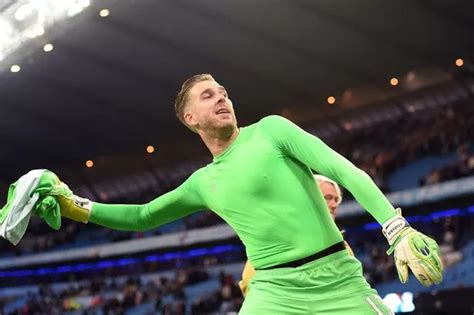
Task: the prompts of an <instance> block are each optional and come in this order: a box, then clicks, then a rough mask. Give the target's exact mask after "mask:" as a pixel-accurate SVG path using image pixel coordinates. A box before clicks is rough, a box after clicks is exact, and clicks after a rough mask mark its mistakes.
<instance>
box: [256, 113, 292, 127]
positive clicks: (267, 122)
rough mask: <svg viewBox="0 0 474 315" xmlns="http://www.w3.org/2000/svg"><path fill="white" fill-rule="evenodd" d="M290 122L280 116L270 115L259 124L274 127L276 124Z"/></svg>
mask: <svg viewBox="0 0 474 315" xmlns="http://www.w3.org/2000/svg"><path fill="white" fill-rule="evenodd" d="M289 122H290V121H289V120H288V119H286V118H284V117H282V116H279V115H270V116H266V117H263V118H262V119H260V121H259V122H258V123H257V124H261V125H274V124H287V123H289Z"/></svg>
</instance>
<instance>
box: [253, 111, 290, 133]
mask: <svg viewBox="0 0 474 315" xmlns="http://www.w3.org/2000/svg"><path fill="white" fill-rule="evenodd" d="M255 125H257V126H258V127H259V128H263V129H265V130H267V131H269V132H270V133H274V132H277V131H278V130H280V129H282V128H283V129H285V128H287V127H289V126H291V125H293V123H292V122H291V121H289V120H288V119H286V118H284V117H282V116H278V115H270V116H266V117H263V118H262V119H260V121H258V122H257V123H256V124H255Z"/></svg>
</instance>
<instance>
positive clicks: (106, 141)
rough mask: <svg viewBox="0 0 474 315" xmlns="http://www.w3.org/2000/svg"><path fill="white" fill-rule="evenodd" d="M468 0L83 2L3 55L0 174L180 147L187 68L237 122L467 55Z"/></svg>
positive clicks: (307, 105)
mask: <svg viewBox="0 0 474 315" xmlns="http://www.w3.org/2000/svg"><path fill="white" fill-rule="evenodd" d="M105 8H107V9H108V10H109V11H110V15H109V16H107V17H105V18H104V17H100V16H99V14H98V12H99V11H100V10H101V9H105ZM472 12H474V3H473V2H472V1H468V0H457V1H442V0H436V1H430V0H426V1H422V0H420V1H390V2H386V1H384V2H380V1H369V0H363V1H362V0H361V1H329V0H328V1H314V0H298V1H294V0H259V1H251V0H231V1H211V0H200V1H194V0H189V1H188V0H186V1H185V0H172V1H157V0H128V1H111V0H103V1H102V0H101V1H92V3H91V5H90V7H88V8H87V9H86V10H85V11H83V12H82V13H81V14H79V15H77V16H76V17H74V18H73V19H70V20H67V21H64V22H62V23H59V24H57V25H55V26H54V27H52V28H51V30H49V31H47V32H46V33H45V35H43V36H42V37H40V38H38V39H35V40H34V41H33V42H32V43H30V44H29V45H27V46H25V48H24V49H27V48H28V49H29V52H28V53H25V50H23V51H21V49H20V50H19V51H18V52H17V53H15V54H13V55H12V56H10V57H9V58H7V59H6V60H4V61H2V62H0V68H1V69H2V70H3V71H1V72H0V95H1V97H0V117H1V120H0V126H1V127H0V140H1V144H2V148H1V149H0V163H1V164H0V165H2V167H1V171H0V174H1V176H2V177H3V178H9V177H12V176H13V177H16V176H18V175H20V173H19V172H23V171H25V170H28V169H31V168H37V167H48V168H52V167H54V166H56V165H59V164H64V163H65V164H66V165H70V166H71V168H72V169H74V168H75V167H77V168H78V169H79V168H81V167H83V162H82V161H84V160H85V159H87V158H94V157H97V156H102V155H114V154H117V155H120V154H125V153H127V154H128V153H130V152H137V154H141V152H142V151H143V152H144V148H145V146H146V145H147V144H154V145H155V146H158V147H160V148H162V149H163V150H162V151H164V150H166V151H168V152H170V154H173V152H174V153H177V152H180V151H178V147H180V146H179V145H171V144H172V143H173V142H175V143H176V142H177V141H178V140H177V139H179V141H183V143H184V145H185V144H186V143H188V141H190V139H193V137H195V136H193V135H192V134H191V133H190V132H189V131H187V130H186V128H184V127H183V126H181V125H180V124H179V122H178V121H177V120H176V118H175V117H174V110H173V106H172V104H173V100H174V96H175V94H176V92H177V90H178V89H179V86H180V84H181V82H182V81H183V80H184V79H185V78H187V77H188V76H190V75H192V74H196V73H203V72H209V73H212V74H214V75H215V77H216V78H217V80H218V81H220V82H221V83H222V84H223V85H224V86H226V87H227V88H228V90H229V91H230V95H231V98H232V99H233V101H234V104H235V107H236V111H237V115H238V117H239V118H240V121H241V122H242V123H243V124H246V123H249V122H253V121H256V120H258V119H259V118H261V117H262V116H264V115H267V114H270V113H277V114H279V113H282V112H284V110H285V109H288V108H298V107H300V108H301V109H304V110H315V111H322V112H324V111H327V110H329V109H328V107H329V105H328V104H327V103H326V98H327V97H328V96H329V95H340V94H341V93H343V92H344V91H345V90H347V89H349V88H357V87H360V86H383V85H386V86H387V89H389V88H390V85H389V80H390V78H392V77H398V78H400V77H402V76H404V75H406V74H407V73H408V72H409V71H411V70H413V69H423V68H429V67H433V66H435V67H447V66H449V65H451V64H454V61H455V60H456V58H459V57H462V58H465V60H468V59H469V56H468V55H469V54H471V57H472V52H473V48H474V36H473V32H472V30H473V29H474V15H473V14H472ZM0 14H1V12H0ZM46 43H52V44H53V45H54V50H53V51H51V52H49V53H45V52H44V51H43V45H44V44H46ZM12 64H18V65H20V66H21V71H19V72H16V73H12V72H10V70H9V69H10V66H11V65H12ZM336 106H337V102H336ZM170 139H172V140H170ZM194 141H195V142H196V143H199V141H198V139H197V138H195V139H194ZM181 148H182V146H181ZM181 150H182V149H181Z"/></svg>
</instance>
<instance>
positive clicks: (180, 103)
mask: <svg viewBox="0 0 474 315" xmlns="http://www.w3.org/2000/svg"><path fill="white" fill-rule="evenodd" d="M202 81H216V80H214V77H213V76H212V75H210V74H209V73H202V74H195V75H193V76H192V77H190V78H188V79H186V81H184V83H183V85H181V90H180V91H179V92H178V95H176V99H175V101H174V110H175V112H176V117H178V119H179V121H180V122H182V123H183V124H184V125H185V126H186V127H188V128H189V126H188V124H186V121H185V120H184V109H185V108H186V103H187V101H188V93H189V90H191V88H192V87H193V86H194V85H195V84H196V83H199V82H202Z"/></svg>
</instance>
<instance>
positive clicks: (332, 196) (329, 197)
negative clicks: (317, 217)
mask: <svg viewBox="0 0 474 315" xmlns="http://www.w3.org/2000/svg"><path fill="white" fill-rule="evenodd" d="M319 188H320V189H321V192H322V193H323V196H324V199H325V200H326V203H327V205H328V208H329V212H330V213H331V216H332V218H333V219H335V218H336V209H337V203H338V202H339V197H338V196H337V191H336V188H334V185H333V184H331V183H328V182H320V183H319Z"/></svg>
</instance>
